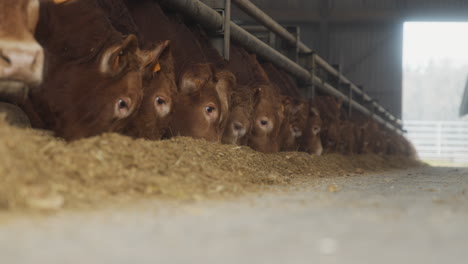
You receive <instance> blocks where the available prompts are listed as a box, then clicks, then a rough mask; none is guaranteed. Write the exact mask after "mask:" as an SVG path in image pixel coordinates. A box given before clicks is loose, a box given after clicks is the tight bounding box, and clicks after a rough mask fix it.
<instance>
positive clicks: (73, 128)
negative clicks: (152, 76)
mask: <svg viewBox="0 0 468 264" xmlns="http://www.w3.org/2000/svg"><path fill="white" fill-rule="evenodd" d="M137 51H138V44H137V39H136V37H135V36H133V35H130V36H127V37H124V38H123V39H122V40H121V41H118V42H116V43H114V44H112V45H109V46H108V47H107V48H105V49H104V51H103V52H100V53H98V54H97V55H96V56H94V57H93V58H92V59H90V60H88V61H85V62H80V63H76V62H75V61H69V60H62V59H61V58H60V56H58V57H57V56H54V54H49V55H48V60H50V61H51V62H53V63H50V65H49V67H48V71H47V74H46V76H45V77H46V78H45V79H44V83H43V85H42V88H43V89H42V91H41V92H40V93H39V94H37V96H38V97H39V98H40V100H41V101H42V102H43V104H44V105H47V108H48V110H49V111H51V112H52V116H54V124H52V125H51V126H52V127H53V128H54V130H55V132H56V134H57V135H58V136H61V137H64V138H66V139H69V140H73V139H78V138H82V137H89V136H93V135H97V134H100V133H103V132H113V131H121V129H122V128H123V127H124V126H125V125H126V123H127V122H128V120H129V117H130V116H131V115H132V114H133V113H134V112H135V110H136V109H138V107H139V105H140V102H141V98H142V75H141V67H142V65H144V63H143V62H142V61H141V59H140V57H138V56H137ZM49 56H50V57H49ZM36 105H37V104H36ZM40 107H44V106H40Z"/></svg>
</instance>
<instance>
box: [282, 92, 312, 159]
mask: <svg viewBox="0 0 468 264" xmlns="http://www.w3.org/2000/svg"><path fill="white" fill-rule="evenodd" d="M283 98H284V99H283V107H284V109H285V112H284V115H285V117H284V120H283V122H282V125H281V132H280V140H281V143H280V144H281V150H282V151H297V150H298V149H299V147H300V144H301V142H302V141H303V140H302V137H303V135H304V133H305V130H306V126H307V119H308V116H309V115H308V114H309V106H308V103H307V102H306V101H304V100H300V99H293V98H291V97H289V96H283Z"/></svg>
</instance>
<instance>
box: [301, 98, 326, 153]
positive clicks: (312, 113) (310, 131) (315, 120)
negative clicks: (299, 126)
mask: <svg viewBox="0 0 468 264" xmlns="http://www.w3.org/2000/svg"><path fill="white" fill-rule="evenodd" d="M308 110H309V111H308V117H307V125H306V128H305V135H304V137H303V146H302V148H303V149H304V151H306V152H308V153H310V154H314V155H321V154H322V152H323V146H322V140H321V138H320V131H321V129H322V119H321V118H320V112H319V110H318V108H317V107H315V106H313V105H312V104H311V105H310V106H309V109H308Z"/></svg>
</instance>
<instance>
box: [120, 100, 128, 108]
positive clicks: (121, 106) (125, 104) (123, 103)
mask: <svg viewBox="0 0 468 264" xmlns="http://www.w3.org/2000/svg"><path fill="white" fill-rule="evenodd" d="M123 108H128V104H127V102H125V101H124V100H119V109H123Z"/></svg>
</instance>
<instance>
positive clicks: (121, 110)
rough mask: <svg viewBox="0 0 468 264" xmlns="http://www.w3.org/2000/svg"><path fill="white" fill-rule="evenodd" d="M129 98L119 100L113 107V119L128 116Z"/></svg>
mask: <svg viewBox="0 0 468 264" xmlns="http://www.w3.org/2000/svg"><path fill="white" fill-rule="evenodd" d="M130 103H131V100H130V98H121V99H119V100H117V103H116V105H115V110H114V111H115V113H114V114H115V117H116V118H119V119H122V118H126V117H127V116H129V115H130Z"/></svg>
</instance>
